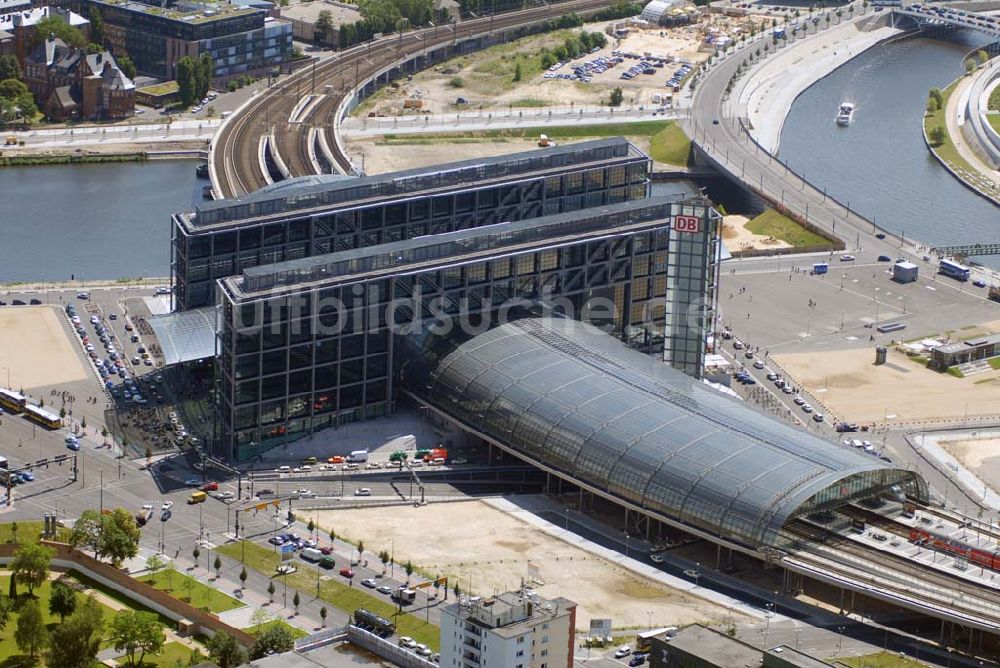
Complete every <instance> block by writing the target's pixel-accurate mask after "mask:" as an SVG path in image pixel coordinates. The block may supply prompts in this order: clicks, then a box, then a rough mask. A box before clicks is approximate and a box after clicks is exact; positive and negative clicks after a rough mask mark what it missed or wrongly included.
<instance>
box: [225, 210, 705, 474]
mask: <svg viewBox="0 0 1000 668" xmlns="http://www.w3.org/2000/svg"><path fill="white" fill-rule="evenodd" d="M678 219H681V220H696V221H698V229H697V231H694V230H693V229H691V228H684V229H681V228H680V226H678V225H677V220H678ZM714 249H715V245H714V243H713V234H712V225H711V219H710V212H709V210H708V208H707V207H705V206H703V205H695V204H680V203H677V202H673V201H671V200H670V199H668V198H650V199H641V200H635V201H626V202H619V203H617V204H608V205H605V206H599V207H592V208H588V209H586V210H584V211H571V212H566V213H557V214H553V215H549V216H541V217H537V218H529V219H524V220H520V221H513V222H505V223H494V224H492V225H485V226H483V227H478V228H471V229H465V230H458V231H456V232H451V233H447V234H438V235H429V236H422V237H418V238H414V239H409V240H405V241H396V242H391V243H385V244H380V245H377V246H369V247H362V248H356V249H352V250H346V251H340V252H337V253H331V254H327V255H322V256H316V257H311V258H302V259H298V260H291V261H286V262H279V263H275V264H269V265H264V266H258V267H249V268H247V269H245V270H244V271H243V273H242V275H240V276H232V277H228V278H225V279H221V280H220V281H219V283H218V285H219V293H218V300H219V304H220V308H219V313H220V324H219V339H218V343H217V356H216V361H217V371H216V379H217V386H218V389H219V409H218V410H219V434H218V435H219V439H218V441H217V444H216V445H217V448H216V451H215V454H216V455H217V456H218V457H220V458H222V459H226V460H232V461H237V462H244V461H248V460H252V459H253V458H255V457H256V456H257V455H259V454H260V453H261V452H265V451H267V450H270V449H272V448H274V447H278V446H280V445H282V444H284V443H286V442H288V441H291V440H294V439H296V438H300V437H302V436H305V435H308V434H311V433H313V432H315V431H318V430H321V429H326V428H328V427H331V426H337V425H340V424H345V423H349V422H355V421H361V420H365V419H369V418H373V417H378V416H382V415H387V414H390V413H392V412H393V410H394V407H395V400H396V396H397V387H396V379H395V374H396V371H397V369H398V368H399V366H400V365H401V364H402V363H403V362H405V360H406V359H407V358H408V357H409V356H411V355H413V354H419V349H420V345H421V344H420V343H419V342H418V343H416V344H413V343H412V342H408V341H407V339H413V338H415V337H420V336H421V335H422V332H423V331H424V330H425V329H426V328H427V327H433V328H434V329H435V330H436V331H441V329H442V328H444V329H455V330H459V329H460V330H462V331H463V332H464V331H472V332H480V331H485V330H487V329H489V328H491V327H494V326H496V325H499V324H503V323H504V322H505V321H507V320H510V319H513V318H515V317H517V316H518V314H520V313H529V312H541V313H556V314H562V315H565V316H566V317H570V318H573V319H578V320H583V321H586V322H589V323H591V324H593V325H595V326H597V327H599V328H600V329H601V330H603V331H604V332H606V333H607V334H610V335H611V336H613V337H615V338H616V339H619V340H621V341H623V342H625V343H627V344H628V345H629V346H631V347H633V348H636V349H638V350H642V351H645V352H648V353H655V354H657V355H658V356H662V358H663V359H665V360H667V361H668V362H670V363H671V364H672V365H673V366H675V367H677V368H679V369H682V370H684V371H686V372H687V373H689V374H691V375H693V376H696V377H697V376H698V375H699V374H700V370H701V359H702V356H703V354H704V326H703V320H702V318H703V317H705V316H706V315H708V314H707V312H700V311H699V309H704V308H705V303H706V302H705V299H704V296H705V295H706V294H708V295H710V294H711V292H712V286H711V283H712V277H713V274H714V263H713V258H714V256H715V252H714ZM696 312H698V313H699V316H698V317H695V318H694V322H692V321H691V318H692V315H693V314H694V313H696ZM407 346H409V347H410V349H409V350H407V349H406V347H407Z"/></svg>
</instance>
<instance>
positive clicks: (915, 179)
mask: <svg viewBox="0 0 1000 668" xmlns="http://www.w3.org/2000/svg"><path fill="white" fill-rule="evenodd" d="M970 38H971V39H976V38H975V36H970ZM974 45H976V42H971V43H969V44H965V45H960V44H953V43H949V42H942V41H937V40H928V39H909V40H902V41H899V42H896V43H894V44H884V45H879V46H876V47H874V48H872V49H870V50H869V51H867V52H865V53H864V54H862V55H860V56H858V57H857V58H855V59H854V60H852V61H851V62H850V63H848V64H847V65H846V66H844V67H841V68H839V69H838V70H836V71H834V72H833V73H832V74H831V75H830V76H828V77H826V78H825V79H823V80H821V81H819V82H818V83H816V84H815V85H813V86H812V87H810V88H809V89H808V90H806V91H805V92H804V93H803V94H802V95H800V96H799V98H798V99H797V100H796V101H795V103H794V104H793V106H792V109H791V111H790V113H789V115H788V118H787V119H786V121H785V124H784V129H783V131H782V135H781V148H780V153H781V157H782V158H783V159H785V160H787V161H788V163H789V164H790V165H791V166H792V168H794V169H795V170H797V171H798V172H799V173H804V174H805V175H806V178H808V179H809V180H810V181H811V182H812V183H814V184H816V185H817V186H819V187H820V188H823V187H825V188H826V189H827V192H829V193H830V194H831V195H834V196H835V197H837V198H838V199H840V200H841V201H843V202H845V203H848V202H849V203H850V206H851V208H853V209H855V210H857V211H858V212H859V213H861V214H863V215H865V216H867V217H869V218H874V219H875V221H876V222H877V223H878V224H879V225H880V226H881V227H883V228H885V229H888V230H891V231H893V232H902V233H904V234H905V235H906V236H907V237H911V238H915V239H919V240H921V241H925V242H928V243H931V244H936V243H961V242H976V241H995V240H996V238H997V230H998V228H1000V211H998V209H997V208H996V207H995V206H994V205H993V204H991V203H990V202H988V201H986V200H984V199H982V198H981V197H979V196H978V195H976V194H974V193H973V192H971V191H970V190H968V189H966V188H965V187H964V186H962V185H961V184H960V183H958V181H956V180H955V179H954V178H953V177H952V176H951V175H950V174H949V173H948V172H946V171H945V170H944V168H943V167H941V165H940V164H938V162H937V160H935V159H934V157H933V156H931V155H930V153H929V152H928V151H927V148H926V147H925V146H924V143H923V140H922V137H921V116H922V113H923V108H924V101H925V99H926V97H927V90H928V89H929V88H931V87H935V86H939V87H943V86H945V85H947V84H948V83H949V82H951V80H952V79H954V78H955V77H956V76H957V75H958V74H959V72H960V69H961V66H962V63H961V57H962V55H963V54H964V53H965V52H966V51H968V50H969V49H970V48H972V46H974ZM844 100H846V101H850V102H854V103H855V104H856V105H857V112H856V113H855V117H854V123H853V124H852V125H851V126H850V127H848V128H841V127H837V126H836V125H835V124H834V122H833V117H834V115H835V113H836V110H837V107H838V105H839V104H840V102H841V101H844ZM195 164H196V163H195V162H193V161H187V160H183V161H158V162H147V163H122V164H109V165H86V166H68V165H67V166H64V165H60V166H51V167H25V168H6V169H0V211H2V214H0V224H2V230H3V232H2V234H3V237H2V240H3V243H0V282H13V281H34V280H47V281H58V280H68V279H69V278H70V276H71V275H72V276H75V278H77V279H116V278H120V277H139V276H168V275H169V273H170V214H171V213H173V212H175V211H180V210H184V209H190V208H192V207H193V206H194V205H195V204H196V203H197V202H199V201H200V200H201V186H202V185H203V184H204V183H206V182H204V181H198V180H197V179H196V177H195V174H194V167H195ZM690 189H691V186H690V185H689V184H663V185H657V187H656V188H654V191H655V194H657V195H660V194H672V193H673V192H685V191H690ZM688 194H690V193H688ZM986 260H987V263H988V264H991V265H997V264H1000V262H998V259H997V258H996V257H993V258H986Z"/></svg>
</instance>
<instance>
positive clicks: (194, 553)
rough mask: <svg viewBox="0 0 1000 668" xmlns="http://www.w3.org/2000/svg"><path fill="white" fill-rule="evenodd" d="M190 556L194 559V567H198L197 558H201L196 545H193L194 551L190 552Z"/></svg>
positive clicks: (199, 550)
mask: <svg viewBox="0 0 1000 668" xmlns="http://www.w3.org/2000/svg"><path fill="white" fill-rule="evenodd" d="M191 556H192V557H194V565H195V566H197V565H198V557H200V556H201V549H200V548H199V547H198V546H197V545H195V546H194V549H193V550H191Z"/></svg>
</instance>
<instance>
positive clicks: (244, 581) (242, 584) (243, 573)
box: [240, 566, 247, 587]
mask: <svg viewBox="0 0 1000 668" xmlns="http://www.w3.org/2000/svg"><path fill="white" fill-rule="evenodd" d="M246 586H247V567H246V566H244V567H243V568H241V569H240V587H246Z"/></svg>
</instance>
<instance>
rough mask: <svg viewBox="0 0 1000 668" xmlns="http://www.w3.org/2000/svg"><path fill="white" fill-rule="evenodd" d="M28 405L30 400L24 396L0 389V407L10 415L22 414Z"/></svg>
mask: <svg viewBox="0 0 1000 668" xmlns="http://www.w3.org/2000/svg"><path fill="white" fill-rule="evenodd" d="M27 405H28V400H27V399H26V398H25V396H24V395H23V394H18V393H17V392H15V391H13V390H6V389H4V388H2V387H0V406H2V407H3V409H4V410H5V411H8V412H10V413H22V412H24V407H25V406H27Z"/></svg>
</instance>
